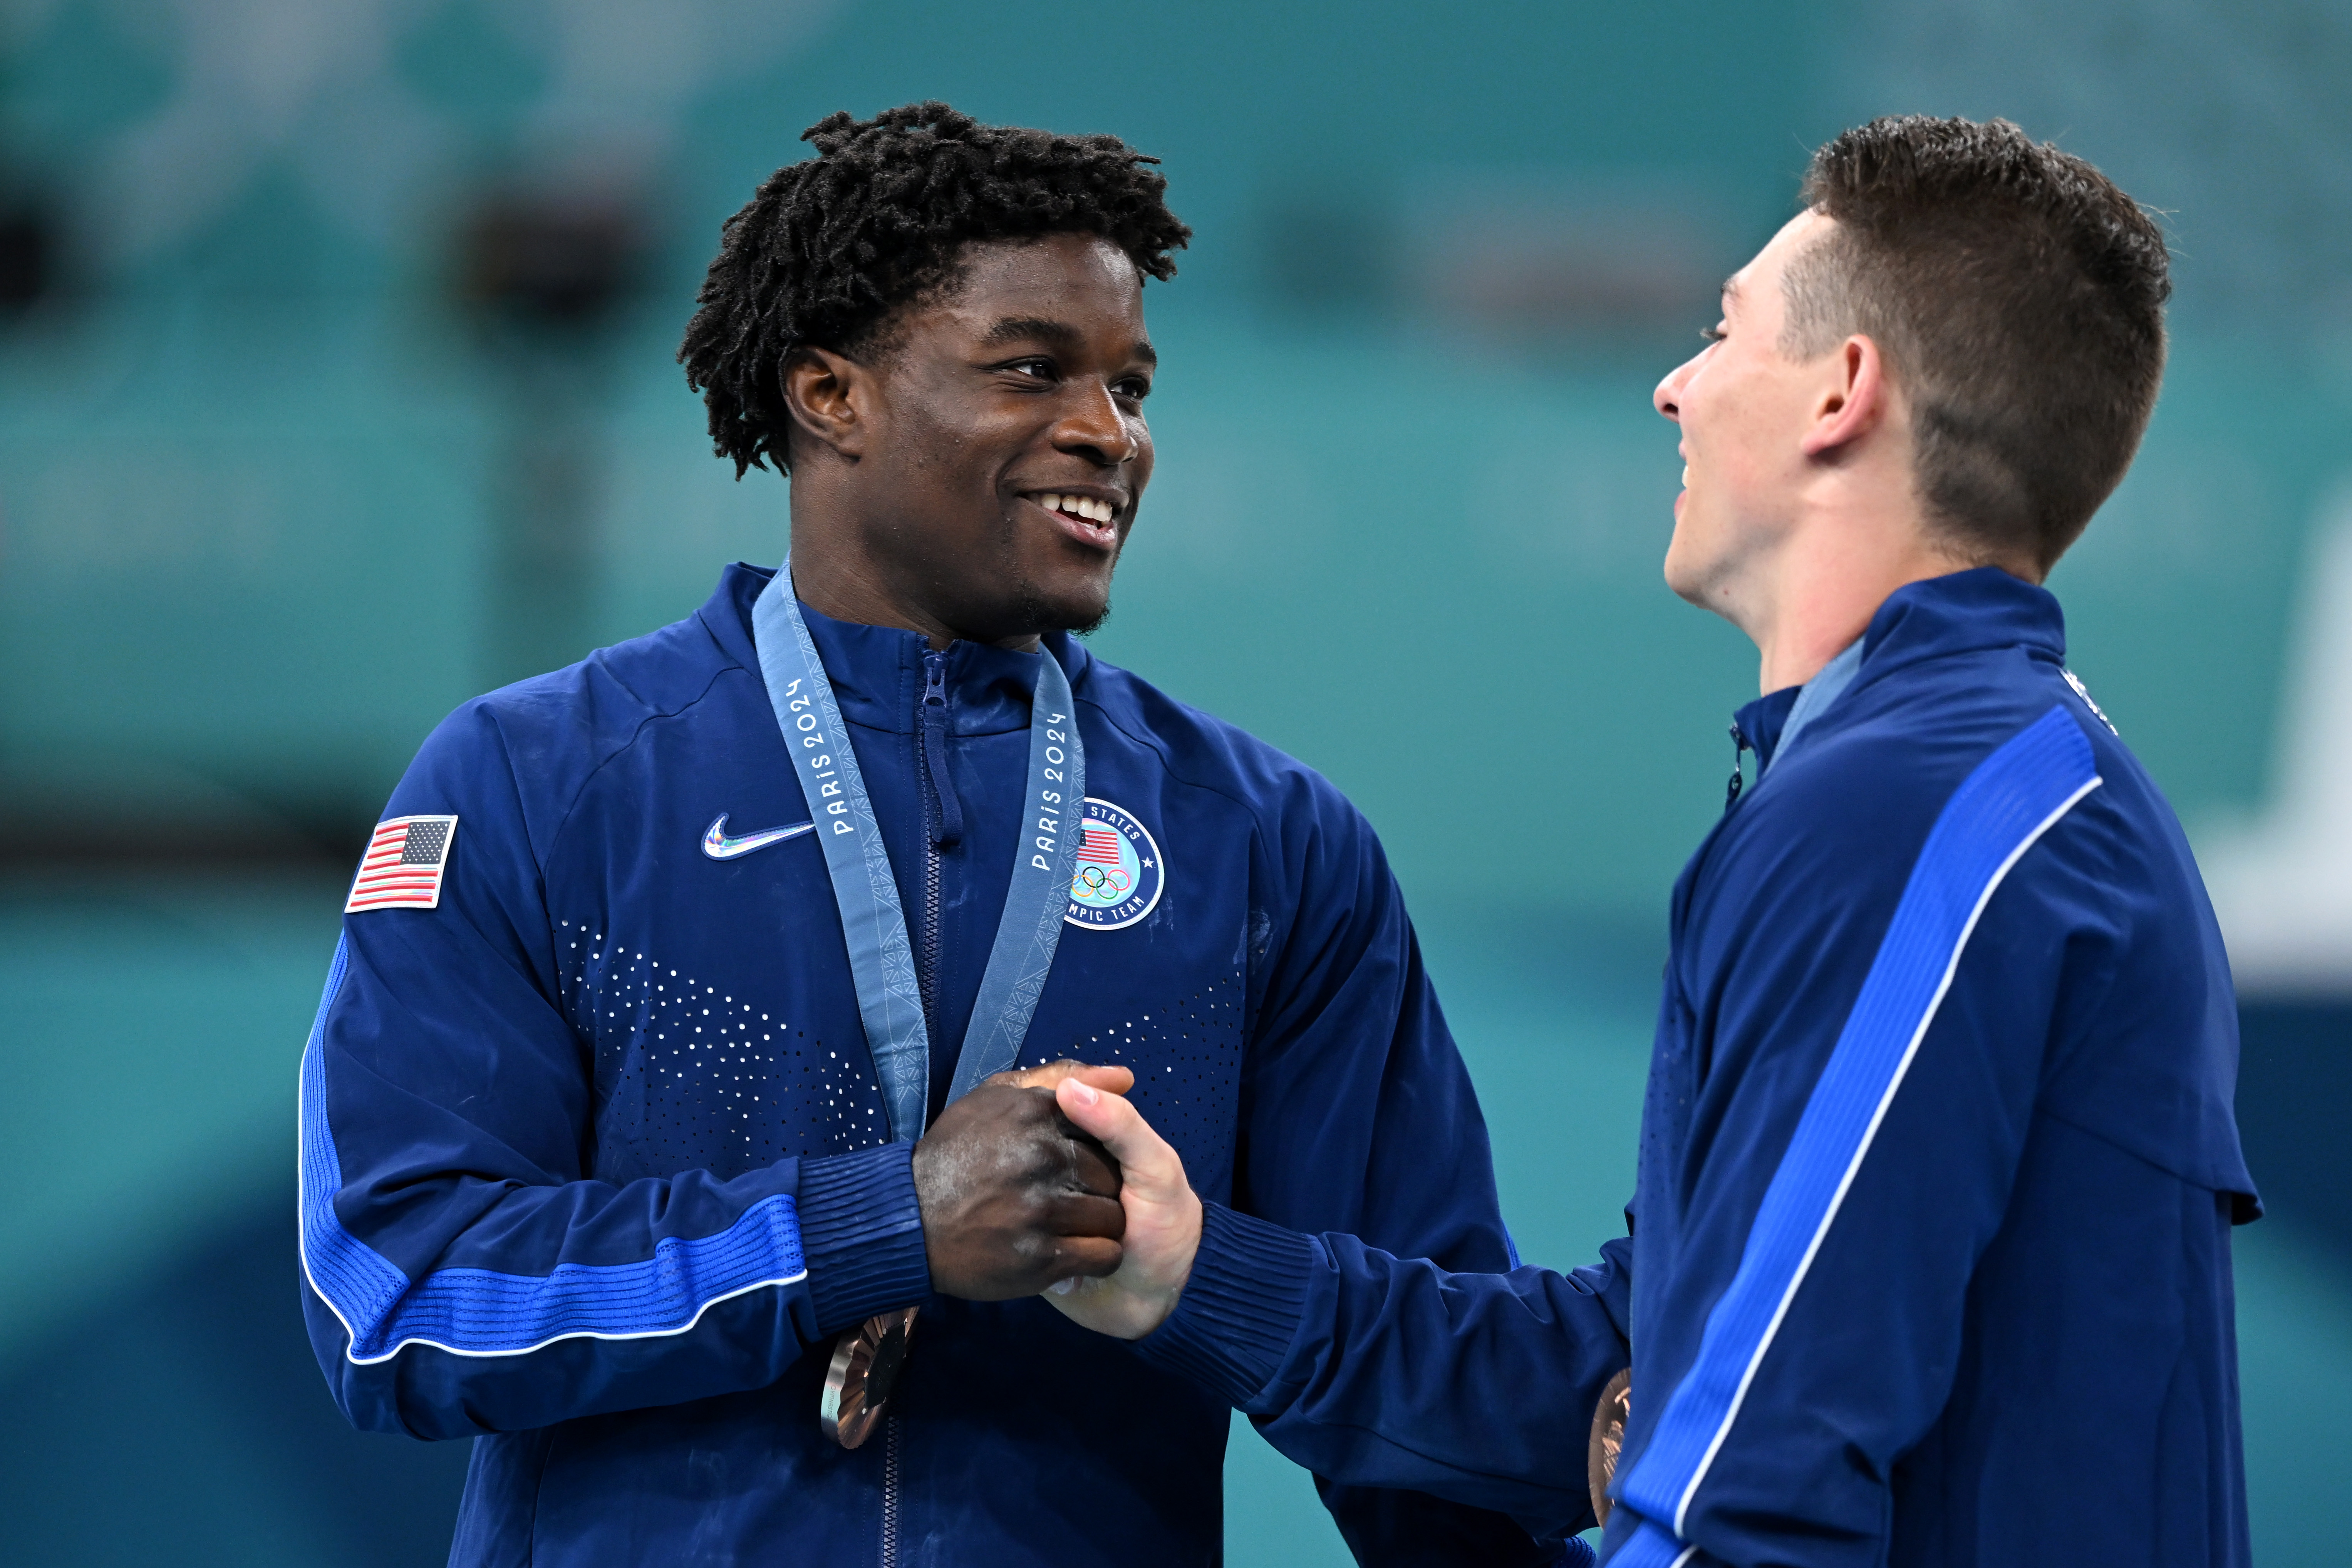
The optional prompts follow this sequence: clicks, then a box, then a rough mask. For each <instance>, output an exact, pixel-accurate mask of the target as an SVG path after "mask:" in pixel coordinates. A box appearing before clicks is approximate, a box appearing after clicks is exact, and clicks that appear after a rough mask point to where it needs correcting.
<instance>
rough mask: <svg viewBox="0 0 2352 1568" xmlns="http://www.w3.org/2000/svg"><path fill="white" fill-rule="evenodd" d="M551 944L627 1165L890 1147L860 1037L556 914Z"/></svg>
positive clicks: (614, 1141)
mask: <svg viewBox="0 0 2352 1568" xmlns="http://www.w3.org/2000/svg"><path fill="white" fill-rule="evenodd" d="M556 947H557V952H558V956H559V958H560V959H561V962H560V964H559V967H558V974H559V976H560V977H561V979H562V988H563V1005H564V1010H565V1012H566V1014H567V1016H568V1017H569V1018H570V1019H571V1021H572V1027H573V1028H574V1029H575V1030H578V1031H579V1032H580V1033H581V1035H582V1037H583V1040H586V1041H588V1042H589V1043H591V1044H593V1047H594V1050H595V1057H596V1090H597V1132H598V1138H599V1143H600V1145H614V1146H615V1152H616V1154H617V1150H618V1145H632V1146H633V1147H634V1149H635V1153H636V1155H637V1158H636V1160H635V1161H634V1162H631V1163H632V1164H635V1165H637V1166H643V1167H644V1168H645V1169H646V1170H647V1171H652V1172H660V1173H667V1172H671V1171H679V1170H690V1169H695V1168H701V1169H706V1170H709V1171H711V1172H712V1173H714V1174H715V1175H718V1176H721V1177H727V1176H738V1175H740V1174H741V1173H743V1172H744V1171H748V1170H754V1169H757V1168H759V1167H760V1166H766V1165H772V1164H773V1163H774V1162H775V1161H777V1160H780V1159H783V1158H786V1157H788V1156H798V1157H807V1156H813V1155H834V1154H845V1153H848V1152H849V1151H851V1150H853V1149H864V1148H872V1147H874V1146H876V1145H880V1144H886V1143H887V1142H889V1141H890V1124H889V1113H888V1112H887V1109H886V1108H885V1107H884V1105H883V1103H882V1096H881V1092H880V1090H879V1089H878V1088H877V1086H876V1085H875V1082H874V1077H873V1071H872V1069H871V1067H870V1066H869V1064H868V1063H867V1061H866V1053H865V1049H864V1047H863V1046H862V1045H861V1044H852V1045H850V1046H849V1047H847V1048H846V1049H844V1048H843V1047H842V1046H841V1045H839V1044H837V1043H835V1042H831V1041H827V1040H823V1039H819V1038H817V1037H814V1036H812V1035H811V1034H809V1033H808V1031H807V1030H803V1029H801V1028H799V1027H797V1026H796V1025H795V1024H794V1022H793V1019H791V1018H790V1017H788V1016H787V1015H786V1014H785V1013H784V1012H783V1011H782V1009H780V1008H779V1007H778V1006H777V1005H776V1004H775V1003H774V1002H773V1001H772V1000H771V999H768V998H760V997H755V996H752V995H751V994H749V993H748V992H746V991H744V990H743V989H741V988H735V987H730V986H728V985H724V984H720V983H718V982H716V981H713V980H709V979H706V978H703V977H698V976H697V974H696V973H695V972H694V971H693V969H692V968H691V967H688V966H687V965H683V964H677V963H670V962H665V961H664V960H663V958H662V956H660V955H659V954H658V953H656V952H653V951H650V950H643V949H639V948H636V947H633V946H629V945H627V944H625V943H620V942H615V941H612V940H609V939H608V936H607V934H605V933H604V932H601V931H598V930H596V929H595V928H594V927H593V926H590V925H584V924H580V923H576V922H572V921H568V920H567V921H560V922H559V923H558V924H557V925H556ZM601 1152H602V1151H601V1150H600V1154H601ZM596 1163H597V1164H598V1166H600V1168H601V1167H603V1166H605V1165H606V1164H607V1162H606V1161H605V1160H604V1159H603V1158H600V1159H599V1160H598V1161H597V1162H596Z"/></svg>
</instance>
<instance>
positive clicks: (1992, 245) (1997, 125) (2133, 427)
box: [1783, 115, 2172, 572]
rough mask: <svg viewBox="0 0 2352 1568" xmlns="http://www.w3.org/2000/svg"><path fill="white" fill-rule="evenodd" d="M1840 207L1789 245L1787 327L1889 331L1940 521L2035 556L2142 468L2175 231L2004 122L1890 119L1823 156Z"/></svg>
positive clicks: (1832, 198) (2062, 545) (1804, 338)
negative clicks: (1823, 228)
mask: <svg viewBox="0 0 2352 1568" xmlns="http://www.w3.org/2000/svg"><path fill="white" fill-rule="evenodd" d="M1803 201H1804V203H1805V204H1806V205H1808V206H1810V207H1812V208H1813V209H1815V210H1816V211H1818V212H1821V213H1823V214H1827V215H1828V216H1830V217H1832V218H1834V219H1836V220H1837V227H1836V228H1835V229H1834V230H1832V232H1831V233H1830V234H1829V235H1827V236H1826V237H1824V238H1823V239H1822V240H1821V241H1819V242H1818V243H1816V244H1815V245H1813V246H1811V247H1810V248H1809V249H1808V250H1806V251H1805V252H1803V253H1801V254H1800V255H1799V256H1796V257H1795V258H1793V259H1792V260H1791V261H1790V264H1789V268H1788V271H1787V272H1786V274H1785V275H1784V276H1783V284H1784V287H1785V289H1786V292H1787V297H1788V301H1789V313H1788V319H1787V326H1786V329H1785V334H1784V343H1785V346H1786V347H1788V348H1789V349H1791V350H1796V351H1797V352H1799V353H1800V354H1801V355H1803V356H1807V357H1810V356H1811V355H1813V354H1818V353H1826V352H1828V351H1829V350H1831V349H1832V348H1833V347H1835V346H1836V345H1837V344H1838V342H1840V341H1841V340H1843V338H1844V337H1845V336H1846V335H1847V334H1848V333H1853V332H1863V333H1867V334H1868V335H1870V336H1871V337H1873V338H1874V339H1876V340H1877V341H1878V344H1879V347H1880V348H1881V350H1884V352H1885V355H1886V357H1887V360H1888V362H1889V363H1890V364H1891V365H1892V366H1893V367H1894V371H1895V376H1896V378H1897V380H1898V381H1900V382H1902V383H1903V386H1904V388H1905V390H1906V392H1908V394H1909V395H1910V398H1911V402H1912V419H1913V428H1914V438H1915V440H1916V443H1917V454H1916V465H1917V473H1918V479H1919V488H1920V492H1921V495H1922V497H1923V498H1924V499H1925V500H1926V501H1927V506H1928V508H1929V511H1930V512H1931V514H1932V515H1933V517H1934V518H1935V520H1936V522H1937V524H1938V525H1939V527H1940V528H1941V529H1942V530H1943V531H1944V532H1945V534H1946V535H1947V536H1948V538H1951V539H1952V540H1953V541H1954V542H1955V543H1957V544H1958V545H1960V546H1961V547H1962V549H1964V550H1965V551H1966V552H1967V553H1969V554H1970V555H1974V556H1978V557H1979V558H1983V559H2017V558H2024V559H2031V560H2032V561H2033V562H2035V563H2036V564H2037V565H2038V566H2039V567H2040V568H2041V570H2043V571H2045V572H2046V571H2048V570H2050V567H2051V565H2052V564H2053V562H2055V561H2056V560H2057V559H2058V558H2059V556H2060V555H2062V554H2063V553H2064V551H2065V549H2066V548H2067V547H2068V546H2069V545H2071V544H2073V543H2074V540H2075V539H2076V538H2078V537H2079V536H2080V535H2081V534H2082V531H2083V529H2084V526H2085V525H2086V524H2088V523H2089V522H2090V520H2091V514H2092V513H2093V512H2095V511H2096V510H2098V508H2099V505H2100V503H2101V502H2103V501H2105V499H2106V498H2107V496H2108V494H2109V492H2111V491H2113V490H2114V489H2115V487H2116V484H2117V483H2118V482H2119V481H2120V480H2121V479H2122V478H2123V476H2124V470H2125V469H2126V468H2128V467H2129V466H2130V465H2131V460H2132V455H2133V454H2134V453H2135V452H2136V451H2137V450H2138V448H2139V439H2140V435H2141V434H2142V432H2144V431H2145V430H2147V421H2148V415H2149V413H2151V412H2152V411H2153V410H2154V409H2155V407H2156V394H2157V389H2158V385H2159V384H2160V383H2161V382H2163V379H2164V354H2165V335H2164V305H2165V301H2166V300H2167V299H2168V298H2169V297H2170V296H2171V293H2172V280H2171V267H2170V257H2169V256H2168V254H2167V252H2166V250H2165V244H2164V232H2163V230H2161V229H2160V228H2158V226H2157V224H2156V221H2155V219H2153V218H2152V217H2150V216H2149V215H2148V214H2147V213H2146V212H2145V211H2143V210H2142V209H2141V207H2140V205H2139V204H2137V202H2135V201H2133V200H2132V199H2131V197H2129V196H2127V195H2126V194H2125V193H2123V192H2122V191H2121V190H2119V189H2117V188H2116V184H2115V182H2113V181H2112V180H2109V179H2108V178H2107V177H2106V176H2105V174H2102V173H2100V172H2099V171H2098V170H2096V169H2095V168H2093V167H2092V166H2091V165H2090V164H2088V163H2086V162H2084V161H2083V160H2082V159H2080V158H2077V157H2075V156H2074V154H2072V153H2069V152H2060V151H2059V150H2058V149H2057V148H2056V147H2053V146H2052V145H2050V144H2049V143H2048V142H2036V141H2034V140H2033V138H2032V137H2031V136H2028V135H2027V134H2026V133H2025V132H2024V131H2021V130H2019V129H2018V128H2017V127H2016V126H2014V125H2012V124H2011V123H2010V122H2009V121H2007V120H1986V121H1983V122H1978V121H1975V120H1935V119H1929V118H1927V117H1926V116H1924V115H1897V116H1890V117H1888V118H1886V119H1884V120H1872V121H1871V122H1870V123H1869V124H1867V125H1864V126H1858V127H1856V128H1855V129H1853V130H1852V131H1847V132H1846V133H1845V134H1844V135H1843V136H1840V137H1839V138H1837V140H1835V141H1832V142H1830V143H1829V144H1828V145H1827V146H1825V147H1823V148H1822V150H1821V151H1820V152H1816V153H1814V154H1813V161H1812V167H1811V169H1810V170H1808V171H1807V172H1806V175H1805V184H1804V193H1803Z"/></svg>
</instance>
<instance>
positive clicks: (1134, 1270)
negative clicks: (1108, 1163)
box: [1045, 1074, 1202, 1339]
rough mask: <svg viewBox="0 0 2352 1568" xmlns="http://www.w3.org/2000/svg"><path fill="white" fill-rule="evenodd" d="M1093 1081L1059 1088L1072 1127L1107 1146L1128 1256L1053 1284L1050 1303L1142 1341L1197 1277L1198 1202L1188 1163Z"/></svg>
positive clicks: (1076, 1079)
mask: <svg viewBox="0 0 2352 1568" xmlns="http://www.w3.org/2000/svg"><path fill="white" fill-rule="evenodd" d="M1103 1087H1104V1085H1102V1084H1100V1083H1098V1082H1097V1081H1095V1080H1094V1079H1092V1078H1090V1077H1087V1076H1082V1075H1078V1074H1073V1075H1071V1081H1070V1082H1066V1083H1062V1084H1060V1085H1058V1086H1057V1087H1056V1089H1055V1093H1056V1094H1058V1095H1059V1096H1060V1099H1061V1103H1062V1110H1063V1112H1064V1113H1065V1114H1066V1115H1067V1116H1068V1117H1069V1118H1070V1120H1071V1122H1072V1123H1074V1124H1076V1126H1077V1127H1078V1128H1079V1129H1080V1130H1082V1131H1084V1132H1086V1133H1088V1134H1092V1135H1093V1136H1095V1137H1097V1138H1099V1139H1101V1140H1102V1142H1103V1145H1105V1146H1106V1147H1107V1148H1108V1149H1109V1150H1110V1152H1111V1154H1112V1155H1113V1156H1115V1157H1116V1158H1117V1159H1118V1162H1119V1167H1120V1181H1121V1186H1120V1187H1119V1194H1118V1200H1119V1203H1120V1205H1121V1206H1122V1207H1125V1209H1126V1210H1127V1230H1126V1232H1125V1235H1124V1237H1123V1238H1122V1242H1123V1245H1122V1248H1121V1251H1122V1253H1123V1256H1122V1258H1121V1260H1120V1262H1119V1266H1118V1270H1117V1271H1116V1272H1113V1271H1110V1270H1102V1271H1100V1273H1098V1274H1097V1275H1096V1276H1095V1277H1091V1278H1079V1277H1077V1276H1075V1275H1074V1276H1072V1277H1071V1278H1069V1279H1066V1280H1058V1281H1055V1283H1054V1286H1053V1289H1052V1290H1051V1291H1049V1292H1048V1293H1047V1294H1046V1297H1045V1300H1046V1301H1049V1302H1051V1303H1052V1304H1053V1305H1054V1306H1055V1308H1056V1309H1057V1310H1058V1311H1059V1312H1061V1313H1062V1315H1063V1316H1064V1317H1066V1318H1069V1319H1071V1320H1072V1321H1074V1322H1079V1323H1083V1324H1084V1325H1086V1326H1087V1328H1090V1329H1093V1330H1094V1331H1095V1332H1096V1333H1107V1334H1110V1335H1112V1336H1114V1337H1116V1338H1118V1339H1141V1338H1142V1337H1143V1336H1144V1335H1145V1334H1148V1333H1150V1332H1151V1331H1152V1330H1153V1329H1156V1328H1158V1327H1159V1326H1160V1324H1161V1323H1163V1322H1167V1320H1168V1314H1169V1313H1171V1312H1174V1311H1175V1310H1176V1301H1177V1298H1178V1297H1180V1296H1181V1295H1182V1294H1183V1293H1184V1285H1185V1282H1186V1281H1189V1280H1190V1279H1191V1278H1192V1259H1193V1257H1194V1255H1195V1254H1196V1253H1198V1252H1199V1251H1200V1249H1201V1219H1202V1216H1201V1200H1200V1198H1199V1197H1198V1196H1196V1195H1195V1194H1194V1193H1193V1191H1192V1183H1190V1182H1189V1181H1187V1180H1186V1179H1185V1177H1184V1162H1183V1160H1182V1159H1181V1157H1179V1156H1178V1155H1177V1153H1176V1151H1175V1150H1174V1149H1172V1148H1171V1147H1170V1146H1169V1145H1168V1141H1167V1140H1166V1139H1165V1138H1162V1137H1161V1136H1160V1134H1158V1133H1155V1132H1153V1131H1152V1130H1151V1124H1150V1123H1148V1122H1146V1121H1145V1120H1144V1119H1143V1117H1142V1116H1141V1115H1140V1114H1139V1113H1138V1112H1137V1111H1136V1109H1135V1107H1134V1106H1133V1105H1130V1104H1129V1103H1128V1102H1127V1100H1126V1098H1125V1096H1124V1094H1123V1093H1119V1092H1112V1093H1103V1092H1099V1091H1100V1090H1101V1089H1102V1088H1103Z"/></svg>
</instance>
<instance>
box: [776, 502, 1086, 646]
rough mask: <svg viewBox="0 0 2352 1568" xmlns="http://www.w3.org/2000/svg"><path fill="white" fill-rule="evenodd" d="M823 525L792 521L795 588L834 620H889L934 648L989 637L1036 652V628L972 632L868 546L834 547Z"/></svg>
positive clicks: (983, 640)
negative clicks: (886, 565)
mask: <svg viewBox="0 0 2352 1568" xmlns="http://www.w3.org/2000/svg"><path fill="white" fill-rule="evenodd" d="M832 545H833V541H831V540H829V539H826V538H824V530H822V529H816V528H804V527H803V524H802V522H801V520H800V519H799V518H798V517H795V518H794V519H793V556H792V564H793V584H792V586H793V592H794V593H795V594H797V595H799V597H800V599H801V601H802V602H803V603H804V604H807V605H809V606H811V607H812V608H814V610H816V611H817V612H819V613H821V614H824V615H828V616H830V617H832V618H833V619H834V620H835V621H846V622H851V623H852V624H854V625H859V626H891V627H896V628H897V629H898V630H899V631H902V632H914V633H916V634H917V635H918V636H919V637H921V638H923V639H924V640H925V641H926V642H928V643H929V644H930V645H931V646H932V647H933V648H945V647H946V646H947V645H948V644H949V643H955V642H971V643H989V644H991V645H992V646H994V647H998V648H1010V649H1013V650H1014V651H1016V652H1019V653H1033V652H1034V651H1035V650H1036V649H1037V648H1038V646H1039V645H1040V643H1039V640H1038V637H1037V634H1036V633H1035V632H1024V633H1021V634H1018V635H1015V636H1011V637H977V636H972V635H971V634H969V633H967V632H964V631H962V630H961V629H960V628H959V627H958V626H956V625H955V624H954V622H953V620H952V619H951V618H950V615H948V614H947V613H944V612H941V611H940V609H939V608H938V607H937V606H935V605H933V604H931V603H929V602H928V601H926V599H925V598H924V596H922V595H920V594H919V593H914V592H909V591H908V590H907V589H906V587H905V586H904V585H903V584H901V583H899V582H898V580H896V579H895V577H894V575H893V574H892V573H890V572H888V571H886V570H883V568H882V567H881V565H880V564H879V563H878V562H877V561H875V560H874V559H872V558H871V557H870V556H868V555H866V553H865V552H862V551H859V550H855V549H835V548H832Z"/></svg>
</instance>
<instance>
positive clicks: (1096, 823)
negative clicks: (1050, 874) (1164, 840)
mask: <svg viewBox="0 0 2352 1568" xmlns="http://www.w3.org/2000/svg"><path fill="white" fill-rule="evenodd" d="M1081 827H1082V828H1083V830H1084V831H1083V834H1082V836H1081V837H1080V839H1079V841H1078V867H1077V871H1076V874H1075V875H1073V876H1072V877H1071V878H1070V912H1069V913H1068V914H1067V915H1064V916H1062V918H1063V919H1065V920H1066V921H1068V922H1069V923H1070V924H1071V925H1077V926H1083V927H1084V928H1086V929H1087V930H1088V931H1116V930H1118V928H1119V927H1120V926H1122V925H1134V924H1135V923H1136V922H1137V921H1139V920H1140V919H1142V918H1143V917H1144V916H1145V915H1149V914H1150V913H1151V911H1152V909H1153V908H1154V907H1155V906H1156V905H1157V904H1159V903H1160V889H1161V888H1163V887H1165V886H1167V885H1168V869H1167V867H1165V866H1164V865H1162V864H1161V863H1160V846H1159V845H1158V844H1156V843H1154V842H1152V841H1151V833H1150V830H1149V829H1147V828H1145V827H1144V825H1143V824H1142V823H1141V822H1139V821H1136V820H1135V814H1134V813H1133V812H1131V811H1129V810H1125V809H1124V808H1122V807H1118V806H1114V805H1112V804H1111V803H1110V802H1109V801H1108V800H1096V799H1095V798H1094V797H1093V796H1091V795H1089V796H1087V811H1086V817H1085V819H1084V821H1083V822H1082V823H1081Z"/></svg>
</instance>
